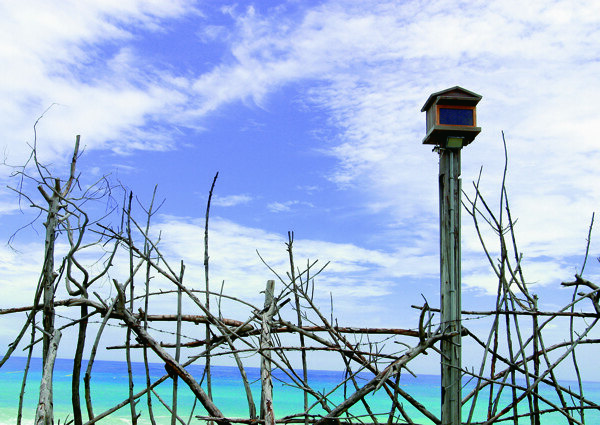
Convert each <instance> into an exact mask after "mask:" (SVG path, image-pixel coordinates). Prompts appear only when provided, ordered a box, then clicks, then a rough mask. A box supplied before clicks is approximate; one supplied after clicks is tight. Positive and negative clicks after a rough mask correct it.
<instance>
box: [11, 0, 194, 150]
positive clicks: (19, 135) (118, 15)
mask: <svg viewBox="0 0 600 425" xmlns="http://www.w3.org/2000/svg"><path fill="white" fill-rule="evenodd" d="M194 11H195V8H194V6H193V3H192V2H190V1H187V0H178V1H173V2H169V3H168V4H167V3H164V2H158V1H150V2H144V1H136V0H126V1H120V2H105V1H92V2H86V3H85V4H81V3H78V2H60V3H57V2H45V1H33V2H27V3H6V4H4V5H2V13H1V14H0V16H1V17H0V22H1V23H0V28H1V29H0V35H1V38H2V40H4V42H3V43H2V48H0V58H2V63H4V64H5V66H3V68H2V82H3V83H2V85H1V86H0V98H1V99H2V100H1V101H0V111H1V112H2V113H0V124H1V125H2V128H3V129H4V134H3V140H4V143H6V144H7V145H8V146H9V152H8V153H9V154H11V155H13V156H17V157H19V155H22V154H24V153H26V151H27V148H26V145H25V142H27V141H31V139H32V138H33V135H32V130H31V127H32V125H33V122H34V121H35V119H37V118H38V117H39V116H40V114H41V113H42V111H44V110H45V109H46V108H47V107H48V106H50V105H51V104H54V103H56V104H57V106H56V107H54V108H52V109H51V110H50V111H49V112H48V115H49V117H48V118H47V119H46V120H43V121H42V122H41V123H40V125H39V128H38V131H39V134H40V137H41V140H40V144H39V150H40V153H41V154H45V155H46V157H50V158H52V156H53V155H55V154H56V153H62V152H64V151H65V150H69V149H70V146H71V145H72V138H73V134H77V133H82V134H83V135H84V139H85V141H86V144H87V146H88V147H89V148H94V147H104V148H109V149H114V150H115V151H120V152H124V151H129V150H131V149H162V148H165V147H168V146H169V144H170V143H171V141H170V138H169V135H168V127H164V128H162V129H161V131H160V132H156V131H148V130H147V129H144V128H143V127H144V126H145V125H147V124H149V123H151V122H152V121H153V119H156V118H157V117H158V116H164V115H165V109H168V108H173V107H174V106H176V105H177V104H179V103H181V102H182V100H183V99H184V98H185V96H184V95H182V93H181V92H180V89H179V88H178V87H177V83H176V82H175V81H172V80H169V79H168V78H167V77H168V75H161V74H160V72H158V71H157V70H155V69H152V67H151V66H148V62H147V61H144V60H143V58H140V57H138V56H136V53H135V52H134V51H132V50H131V49H129V48H128V47H127V46H126V45H124V44H123V43H124V42H126V41H130V40H132V39H133V38H135V31H136V30H142V31H164V26H163V23H164V21H165V20H168V19H174V18H177V17H180V16H182V15H183V14H189V13H194ZM107 55H108V60H107ZM158 134H160V135H158ZM42 135H43V136H42Z"/></svg>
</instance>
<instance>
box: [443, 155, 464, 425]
mask: <svg viewBox="0 0 600 425" xmlns="http://www.w3.org/2000/svg"><path fill="white" fill-rule="evenodd" d="M439 152H440V171H439V189H440V285H441V287H440V298H441V299H440V306H441V320H442V332H443V333H448V334H452V335H453V336H452V337H448V338H444V339H442V342H441V351H442V359H441V374H442V425H460V423H461V406H462V405H461V399H462V397H461V390H462V383H461V331H460V329H461V323H460V320H461V315H460V312H461V300H460V299H461V282H460V277H461V276H460V275H461V264H460V263H461V259H460V256H461V252H460V206H461V200H460V194H461V184H460V178H459V177H460V149H444V148H441V149H440V150H439Z"/></svg>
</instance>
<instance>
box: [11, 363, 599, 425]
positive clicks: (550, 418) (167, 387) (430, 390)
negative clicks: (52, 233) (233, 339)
mask: <svg viewBox="0 0 600 425" xmlns="http://www.w3.org/2000/svg"><path fill="white" fill-rule="evenodd" d="M25 361H26V359H25V358H19V357H17V358H12V359H10V360H9V361H8V362H7V363H6V364H5V365H4V366H3V367H2V368H0V425H8V424H11V425H12V424H14V423H15V422H16V416H17V406H18V395H19V390H20V387H21V380H22V376H23V370H24V367H25ZM71 369H72V360H66V359H58V360H57V362H56V367H55V370H54V411H55V423H58V420H59V419H60V423H61V424H62V423H64V422H65V419H70V418H72V416H71V415H70V411H71V395H70V394H71V391H70V387H71V373H72V370H71ZM84 370H85V365H84ZM188 370H189V371H190V372H191V373H192V375H194V376H195V377H197V379H200V377H201V376H202V372H203V367H202V366H190V367H189V368H188ZM211 370H212V377H213V378H212V380H213V397H214V400H215V403H216V404H217V406H218V407H219V409H221V411H222V412H223V413H224V414H225V415H227V416H230V417H244V418H247V417H248V404H247V401H246V397H245V394H244V392H243V386H242V383H241V379H240V374H239V371H238V369H237V368H236V367H230V366H213V367H212V368H211ZM246 371H247V374H248V376H249V379H250V380H251V381H253V384H252V387H253V394H254V397H255V403H257V404H258V402H259V400H260V385H259V382H258V381H259V376H260V371H259V369H257V368H247V370H246ZM133 373H134V376H135V390H134V392H137V391H140V390H141V389H143V388H144V387H145V385H144V382H145V372H144V365H143V363H134V364H133ZM150 374H151V377H152V379H158V378H159V377H161V376H162V375H163V374H164V368H163V366H162V364H151V365H150ZM274 375H275V377H276V378H279V380H275V382H274V407H275V409H274V410H275V414H276V417H279V418H281V417H283V416H285V415H288V414H291V413H297V412H299V411H301V410H302V403H303V401H302V400H303V398H302V393H301V392H300V391H299V390H297V389H295V388H292V387H291V386H289V385H288V384H287V382H289V380H288V379H287V378H286V377H285V375H284V374H283V373H282V372H281V371H276V372H275V373H274ZM29 377H30V380H29V384H28V387H27V392H26V397H25V402H24V406H25V407H24V414H23V424H31V423H33V419H34V415H35V408H36V405H37V401H38V393H37V391H38V385H39V380H40V377H41V360H40V359H33V360H32V365H31V368H30V372H29ZM371 377H372V376H371V375H369V374H362V375H360V377H359V385H360V384H361V382H362V383H364V382H366V381H367V380H368V379H370V378H371ZM342 378H343V373H341V372H335V371H310V373H309V381H310V383H311V384H312V387H313V388H314V389H316V390H318V391H329V390H331V389H332V388H334V387H335V385H336V384H337V383H339V382H341V380H342ZM439 383H440V378H439V376H434V375H419V376H418V377H417V378H415V377H412V376H411V375H409V374H403V375H402V378H401V381H400V384H401V385H402V388H403V389H404V390H406V391H407V392H409V393H410V394H411V395H412V396H413V397H414V398H416V399H417V400H419V401H420V402H421V403H422V404H424V405H425V406H426V407H427V408H428V409H429V410H430V411H431V412H432V413H434V414H435V415H439V410H440V409H439V406H440V391H439ZM564 384H565V385H570V386H571V388H575V387H576V385H575V382H566V383H564ZM468 386H469V385H468V384H467V386H466V388H465V389H464V391H463V394H466V393H467V391H468ZM81 387H82V389H81V392H82V396H81V400H83V384H82V385H81ZM171 388H172V387H171V383H170V381H166V382H165V383H163V384H161V385H160V386H158V387H157V392H158V393H159V395H160V396H161V397H162V398H163V399H164V400H165V401H166V402H167V403H170V402H171V394H172V389H171ZM585 389H586V397H587V398H588V399H590V400H592V401H595V402H599V401H600V383H591V382H590V383H586V385H585ZM92 391H93V393H92V400H93V404H94V413H95V414H99V413H101V412H103V411H104V410H106V409H109V408H110V407H112V406H113V405H115V404H117V403H119V402H121V401H123V400H125V399H126V398H127V394H128V384H127V366H126V363H125V362H118V361H96V362H95V363H94V368H93V383H92ZM352 392H353V391H352V390H351V389H348V394H351V393H352ZM542 392H543V393H544V394H545V395H547V396H548V397H550V398H551V399H552V400H554V401H557V398H556V396H555V395H554V394H552V392H551V391H550V390H548V389H545V390H543V391H542ZM178 394H179V395H178V398H179V403H178V406H179V407H178V413H179V415H180V416H181V417H182V418H185V419H186V421H187V419H188V418H189V416H190V414H191V407H192V405H193V400H194V398H193V396H192V395H191V392H190V391H188V390H187V387H186V385H185V383H183V382H181V381H180V391H179V392H178ZM343 397H344V394H343V390H342V389H340V390H338V391H337V392H336V395H335V397H334V399H336V400H338V401H341V400H342V399H343ZM506 397H507V398H510V394H508V393H507V394H506ZM480 399H481V400H482V402H483V401H484V400H485V401H486V400H487V398H486V394H484V393H482V395H481V396H480ZM313 400H314V399H313ZM313 400H311V401H310V402H312V401H313ZM368 401H369V405H370V406H371V408H372V410H373V412H374V413H379V414H381V415H382V416H381V417H380V420H381V421H383V422H385V421H387V413H388V412H389V409H390V406H389V401H388V398H387V395H386V394H385V392H384V391H383V390H380V391H379V392H377V393H375V394H374V395H370V396H368ZM403 406H404V407H405V408H406V410H407V412H408V413H409V414H410V415H411V417H412V419H413V420H414V421H415V422H416V423H420V424H428V423H431V422H430V421H428V420H427V419H426V418H424V417H423V415H422V414H420V413H418V412H417V411H416V410H415V409H414V408H412V406H410V404H409V403H408V402H406V401H404V402H403ZM153 407H154V408H155V419H156V422H157V424H160V425H163V424H170V416H169V414H168V412H167V410H166V409H165V408H163V407H162V406H161V404H160V402H159V401H158V400H157V399H156V397H153ZM524 407H525V405H524V404H523V408H521V409H520V411H521V412H522V411H524ZM82 410H83V412H84V418H86V417H87V416H86V414H85V406H82ZM137 411H138V412H139V413H141V415H142V416H141V417H140V420H139V422H138V423H140V424H144V425H145V424H150V421H149V419H148V412H147V411H148V408H147V404H146V397H145V396H144V397H143V398H141V399H140V402H139V403H138V405H137ZM313 412H314V413H315V414H320V413H323V411H322V410H320V409H315V410H314V411H313ZM353 413H355V414H361V413H364V408H363V407H362V405H361V404H360V403H359V404H357V405H356V408H355V409H354V410H353ZM477 413H478V414H479V415H480V416H479V417H478V418H477V419H478V420H481V419H483V418H484V415H485V407H484V406H483V404H482V406H481V409H479V412H477ZM204 414H205V411H204V410H203V408H202V407H201V406H197V407H196V410H195V411H194V415H204ZM467 414H468V408H467V407H465V410H464V414H463V420H464V419H465V418H466V416H467ZM364 421H365V422H371V421H370V419H369V418H364ZM130 422H131V417H130V408H129V406H125V407H123V408H122V409H120V410H119V411H117V412H116V413H114V414H113V415H111V416H110V417H108V418H106V419H104V420H101V421H100V422H99V423H100V424H120V423H123V424H126V423H130ZM396 422H397V423H402V421H401V420H397V421H396ZM191 423H192V424H193V423H197V424H200V423H203V422H200V421H198V420H196V419H195V418H194V419H192V421H191ZM501 423H502V422H501ZM505 423H509V422H505ZM510 423H512V422H510ZM519 423H529V421H528V420H521V421H520V422H519ZM562 423H566V420H565V419H564V417H562V416H561V415H560V414H556V413H555V414H551V415H543V416H542V424H548V425H549V424H552V425H554V424H562ZM585 423H587V424H600V412H598V411H591V410H588V411H586V414H585Z"/></svg>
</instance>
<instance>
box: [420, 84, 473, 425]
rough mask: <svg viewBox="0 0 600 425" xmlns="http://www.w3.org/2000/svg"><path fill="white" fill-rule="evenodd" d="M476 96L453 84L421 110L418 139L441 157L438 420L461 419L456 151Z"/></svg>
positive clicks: (468, 133)
mask: <svg viewBox="0 0 600 425" xmlns="http://www.w3.org/2000/svg"><path fill="white" fill-rule="evenodd" d="M480 100H481V96H480V95H478V94H476V93H473V92H471V91H468V90H466V89H463V88H462V87H458V86H456V87H452V88H450V89H447V90H443V91H440V92H437V93H434V94H432V95H431V96H430V97H429V99H428V100H427V102H426V103H425V105H424V106H423V108H422V109H421V111H422V112H427V133H426V136H425V139H423V144H432V145H435V146H436V147H435V150H436V151H437V152H438V153H439V157H440V165H439V191H440V310H441V324H442V331H443V332H444V334H446V335H447V337H446V338H444V339H442V341H441V347H440V348H441V353H442V357H441V375H442V377H441V380H442V385H441V387H442V394H441V395H442V397H441V399H442V417H441V419H442V425H460V424H461V408H462V391H461V390H462V381H461V376H462V372H461V366H462V365H461V363H462V362H461V354H462V353H461V352H462V347H461V330H462V329H461V248H460V227H461V226H460V208H461V191H462V188H461V180H460V166H461V163H460V162H461V160H460V152H461V149H462V148H463V147H464V146H466V145H468V144H469V143H471V142H472V141H473V140H474V139H475V137H476V136H477V134H479V133H480V132H481V128H479V127H477V126H476V125H477V112H476V105H477V103H478V102H479V101H480Z"/></svg>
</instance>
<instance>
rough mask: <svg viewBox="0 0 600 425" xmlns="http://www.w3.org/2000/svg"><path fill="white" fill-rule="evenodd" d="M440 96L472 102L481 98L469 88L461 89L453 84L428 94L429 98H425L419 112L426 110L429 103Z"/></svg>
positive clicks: (474, 102) (475, 102)
mask: <svg viewBox="0 0 600 425" xmlns="http://www.w3.org/2000/svg"><path fill="white" fill-rule="evenodd" d="M440 97H443V98H444V99H456V100H471V101H473V104H477V103H478V102H479V101H480V100H481V95H479V94H477V93H473V92H472V91H470V90H467V89H463V88H462V87H460V86H454V87H451V88H449V89H446V90H442V91H438V92H436V93H433V94H432V95H431V96H429V99H427V102H425V105H423V108H422V109H421V112H425V111H426V110H428V109H429V107H430V106H431V104H432V103H433V102H435V101H436V100H437V99H438V98H440Z"/></svg>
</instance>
